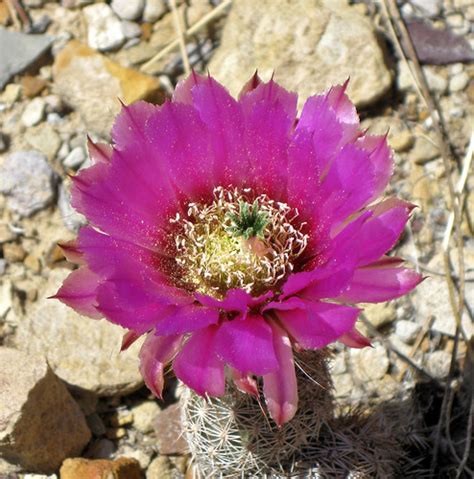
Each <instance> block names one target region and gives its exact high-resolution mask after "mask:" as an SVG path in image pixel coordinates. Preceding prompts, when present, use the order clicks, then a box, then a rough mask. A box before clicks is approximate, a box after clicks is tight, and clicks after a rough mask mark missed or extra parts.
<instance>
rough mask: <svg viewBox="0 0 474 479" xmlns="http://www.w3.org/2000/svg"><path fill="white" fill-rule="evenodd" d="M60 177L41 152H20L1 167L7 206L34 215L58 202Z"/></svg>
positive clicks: (0, 185)
mask: <svg viewBox="0 0 474 479" xmlns="http://www.w3.org/2000/svg"><path fill="white" fill-rule="evenodd" d="M55 183H56V174H55V173H54V171H53V169H52V168H51V167H50V166H49V163H48V162H47V160H46V158H45V157H44V156H43V155H42V154H41V153H38V152H37V151H17V152H15V153H12V154H11V155H9V156H8V157H7V159H6V160H5V162H4V163H3V165H2V166H1V167H0V193H4V194H5V195H6V196H7V207H8V208H9V209H11V210H12V211H13V212H15V213H18V214H19V215H20V216H31V215H32V214H33V213H36V212H37V211H40V210H42V209H44V208H46V207H47V206H48V205H49V204H50V203H51V202H52V201H53V199H54V194H55Z"/></svg>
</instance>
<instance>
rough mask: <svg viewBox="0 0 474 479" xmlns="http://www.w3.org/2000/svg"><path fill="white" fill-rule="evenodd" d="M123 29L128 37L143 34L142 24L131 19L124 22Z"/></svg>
mask: <svg viewBox="0 0 474 479" xmlns="http://www.w3.org/2000/svg"><path fill="white" fill-rule="evenodd" d="M122 31H123V34H124V36H125V38H126V39H134V38H138V37H140V36H141V34H142V29H141V28H140V25H138V23H135V22H129V21H123V22H122Z"/></svg>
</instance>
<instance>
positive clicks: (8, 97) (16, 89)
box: [0, 77, 21, 106]
mask: <svg viewBox="0 0 474 479" xmlns="http://www.w3.org/2000/svg"><path fill="white" fill-rule="evenodd" d="M0 78H1V77H0ZM20 95H21V86H20V85H17V84H16V83H10V84H9V85H7V86H6V87H5V90H4V91H3V93H2V94H1V95H0V103H4V104H6V105H8V106H11V105H13V104H14V103H15V102H16V101H17V100H18V99H19V98H20Z"/></svg>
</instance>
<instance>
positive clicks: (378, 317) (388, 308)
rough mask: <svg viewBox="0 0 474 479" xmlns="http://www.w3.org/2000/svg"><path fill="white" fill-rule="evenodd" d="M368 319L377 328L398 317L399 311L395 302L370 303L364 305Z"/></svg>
mask: <svg viewBox="0 0 474 479" xmlns="http://www.w3.org/2000/svg"><path fill="white" fill-rule="evenodd" d="M364 313H365V315H366V316H367V319H368V320H369V321H370V322H371V324H372V325H373V326H374V327H375V328H377V329H378V328H382V327H383V326H386V325H387V324H390V323H392V322H393V321H395V320H396V319H397V311H396V309H395V305H394V304H393V303H379V304H369V305H367V306H366V307H364Z"/></svg>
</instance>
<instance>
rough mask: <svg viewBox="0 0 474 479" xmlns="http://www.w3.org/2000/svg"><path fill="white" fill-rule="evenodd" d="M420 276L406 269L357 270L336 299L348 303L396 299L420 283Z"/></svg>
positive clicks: (368, 268)
mask: <svg viewBox="0 0 474 479" xmlns="http://www.w3.org/2000/svg"><path fill="white" fill-rule="evenodd" d="M422 279H423V278H422V276H421V275H420V274H418V273H417V272H416V271H413V270H412V269H407V268H396V267H395V268H394V267H382V268H370V265H369V267H367V268H359V269H357V270H356V271H355V272H354V276H353V278H352V280H351V282H350V285H349V288H348V289H347V290H346V291H345V292H344V293H343V294H342V295H341V296H340V297H339V298H338V299H341V300H343V301H349V302H354V303H356V302H362V303H380V302H382V301H389V300H391V299H395V298H398V297H400V296H403V295H404V294H406V293H408V292H409V291H411V290H412V289H413V288H414V287H415V286H416V285H418V284H419V283H420V282H421V281H422Z"/></svg>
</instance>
